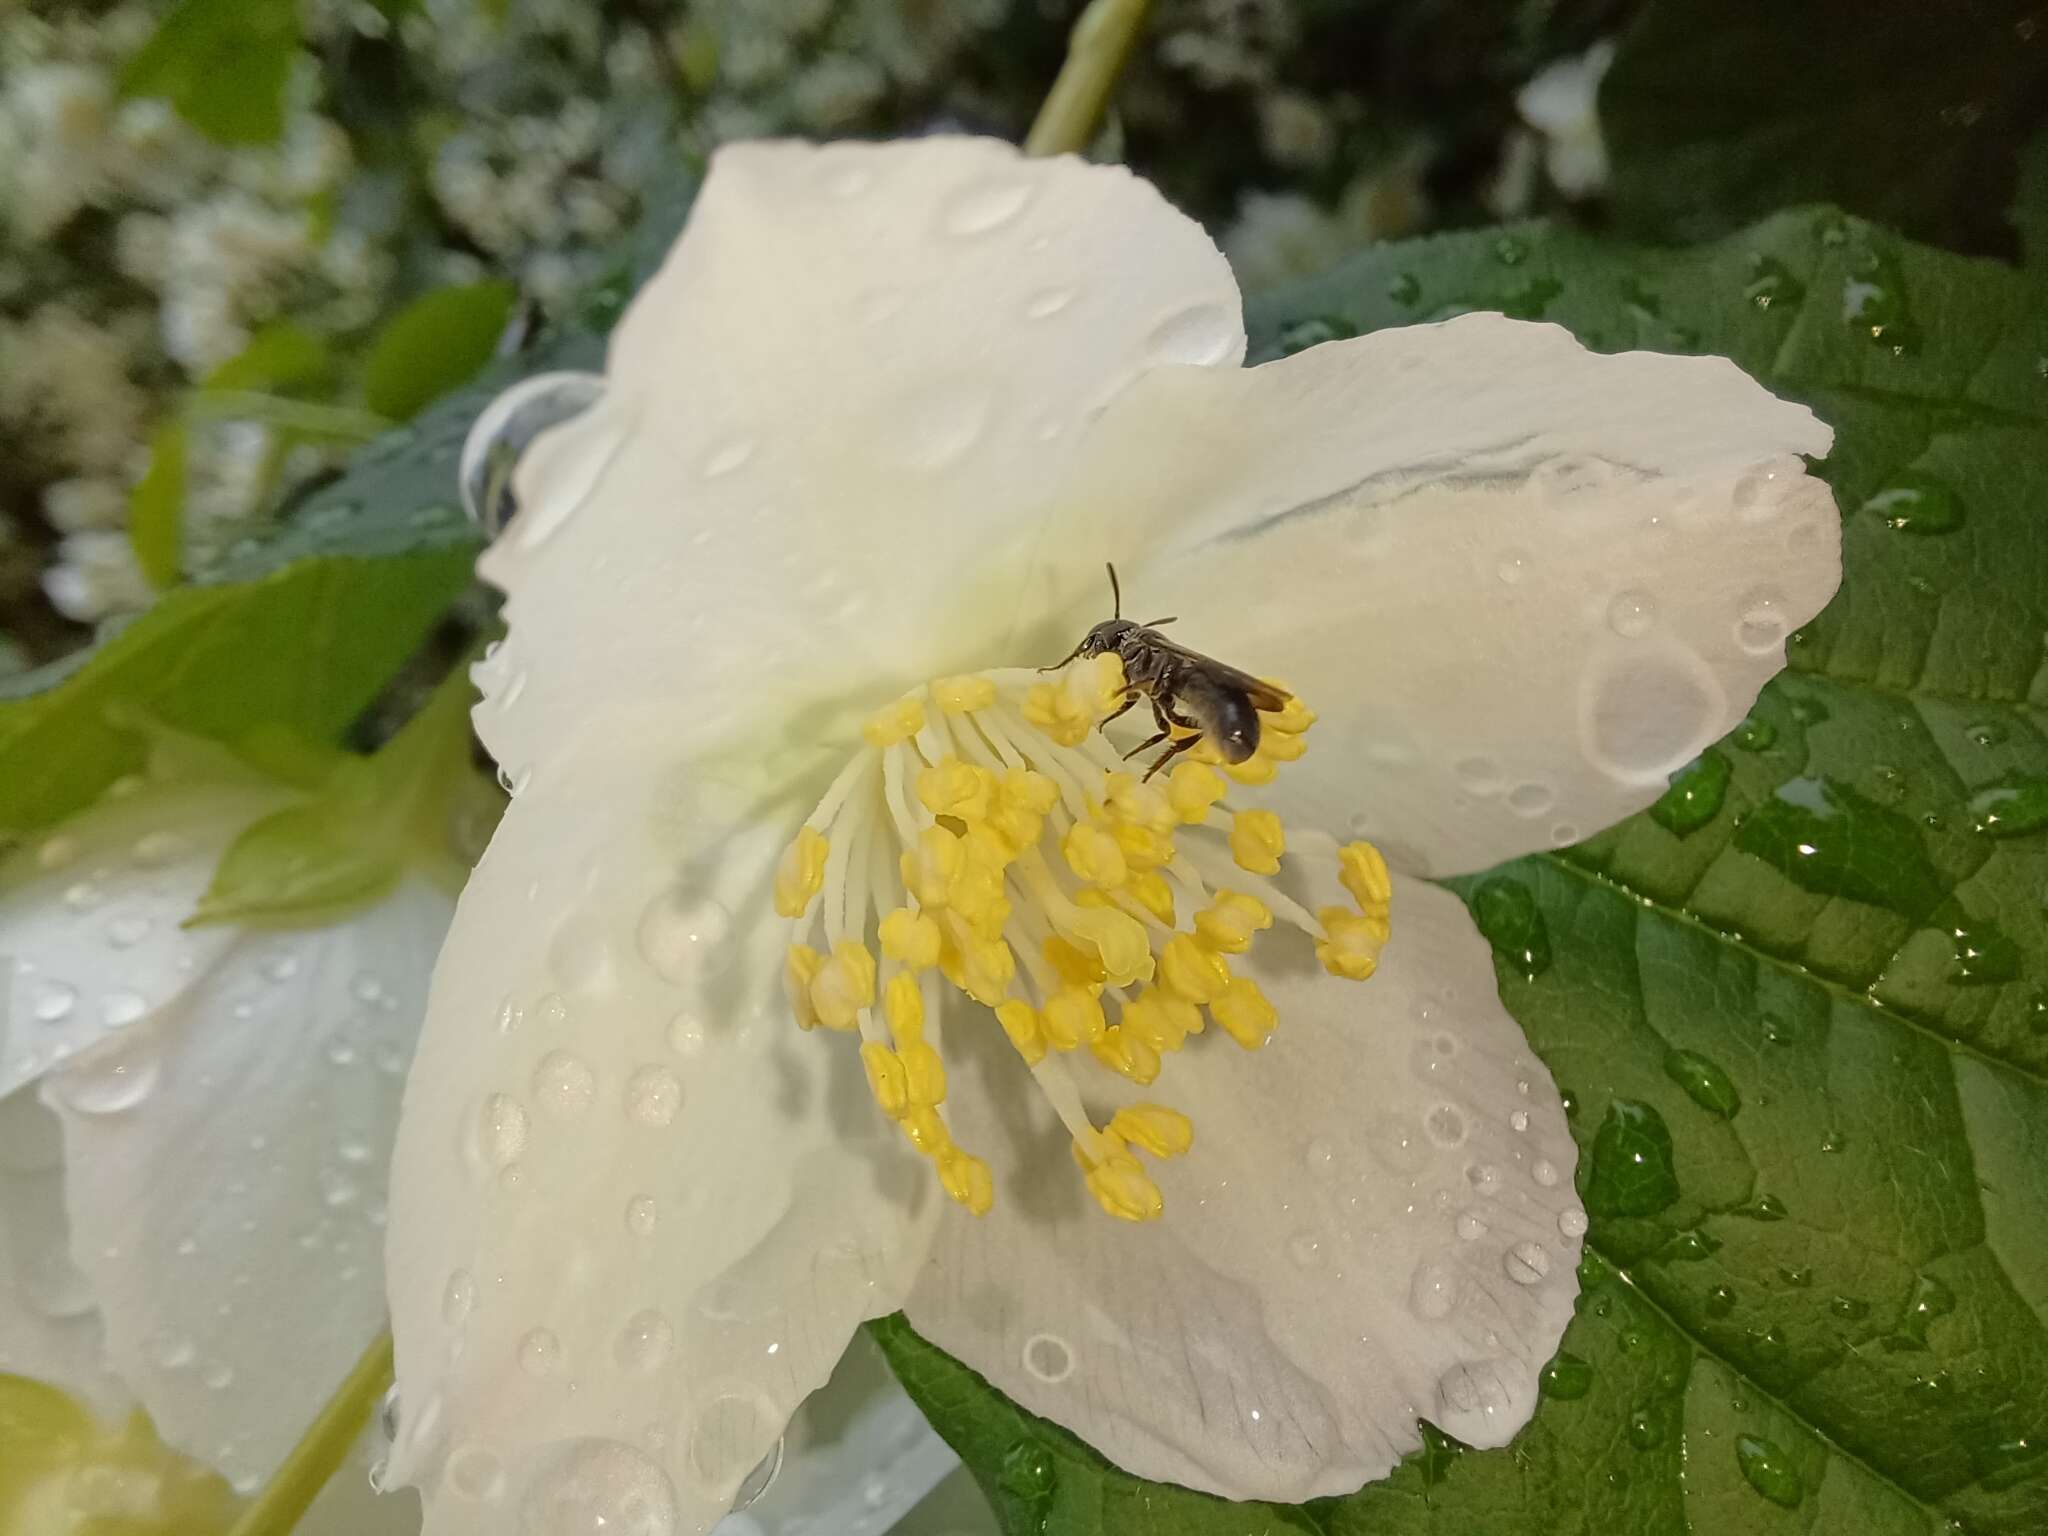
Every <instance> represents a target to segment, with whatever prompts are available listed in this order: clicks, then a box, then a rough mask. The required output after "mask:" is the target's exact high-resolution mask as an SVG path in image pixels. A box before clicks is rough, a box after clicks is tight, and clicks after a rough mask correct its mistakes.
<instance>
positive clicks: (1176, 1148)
mask: <svg viewBox="0 0 2048 1536" xmlns="http://www.w3.org/2000/svg"><path fill="white" fill-rule="evenodd" d="M1109 1129H1110V1132H1111V1133H1112V1134H1113V1135H1117V1136H1121V1137H1122V1138H1123V1139H1124V1140H1125V1141H1128V1142H1131V1143H1133V1144H1135V1145H1137V1146H1140V1147H1143V1148H1144V1149H1145V1150H1146V1151H1147V1152H1150V1153H1151V1154H1152V1155H1153V1156H1154V1157H1179V1156H1180V1155H1181V1154H1182V1153H1184V1152H1186V1151H1187V1149H1188V1148H1189V1147H1191V1146H1193V1145H1194V1144H1195V1125H1194V1122H1193V1121H1192V1120H1190V1119H1188V1117H1187V1116H1186V1115H1184V1114H1182V1113H1181V1112H1180V1111H1179V1110H1177V1109H1168V1108H1167V1107H1166V1106H1165V1105H1163V1104H1126V1105H1125V1106H1124V1107H1123V1108H1122V1109H1120V1110H1118V1111H1117V1112H1116V1113H1115V1114H1114V1115H1113V1116H1111V1117H1110V1122H1109Z"/></svg>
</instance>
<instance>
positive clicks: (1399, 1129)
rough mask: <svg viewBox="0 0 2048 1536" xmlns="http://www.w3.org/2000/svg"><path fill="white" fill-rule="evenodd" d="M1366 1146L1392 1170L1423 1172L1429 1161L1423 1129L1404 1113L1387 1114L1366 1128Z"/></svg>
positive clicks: (1375, 1158)
mask: <svg viewBox="0 0 2048 1536" xmlns="http://www.w3.org/2000/svg"><path fill="white" fill-rule="evenodd" d="M1365 1145H1366V1149H1367V1150H1368V1151H1369V1152H1371V1153H1372V1155H1373V1158H1374V1160H1375V1161H1377V1162H1378V1163H1380V1164H1381V1165H1382V1166H1383V1167H1385V1168H1386V1169H1387V1171H1388V1172H1390V1173H1420V1172H1421V1171H1422V1169H1423V1167H1424V1166H1425V1165H1426V1164H1427V1163H1428V1162H1429V1148H1428V1146H1427V1145H1426V1144H1425V1143H1424V1141H1423V1138H1422V1128H1421V1126H1419V1125H1418V1124H1416V1122H1414V1121H1413V1120H1410V1119H1408V1118H1407V1117H1406V1116H1401V1115H1383V1116H1381V1117H1380V1118H1379V1119H1377V1120H1374V1121H1373V1122H1372V1123H1371V1124H1370V1125H1368V1126H1367V1127H1366V1132H1365Z"/></svg>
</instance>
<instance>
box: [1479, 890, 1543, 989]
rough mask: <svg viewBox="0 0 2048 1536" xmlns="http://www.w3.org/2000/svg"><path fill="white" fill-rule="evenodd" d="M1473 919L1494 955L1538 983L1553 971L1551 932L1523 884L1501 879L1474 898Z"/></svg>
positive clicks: (1526, 977) (1532, 894)
mask: <svg viewBox="0 0 2048 1536" xmlns="http://www.w3.org/2000/svg"><path fill="white" fill-rule="evenodd" d="M1472 917H1473V921H1474V922H1476V923H1477V924H1478V925H1479V931H1480V932H1481V933H1482V934H1484V935H1485V936H1486V941H1487V942H1488V943H1489V944H1491V945H1492V946H1493V950H1494V953H1495V954H1497V955H1499V956H1500V957H1501V958H1502V959H1504V960H1506V961H1507V962H1508V964H1510V965H1511V966H1513V967H1514V968H1515V970H1517V971H1518V972H1520V973H1521V976H1522V979H1523V980H1524V981H1534V980H1535V979H1536V978H1537V977H1538V976H1541V975H1542V974H1543V973H1544V972H1545V971H1547V970H1549V969H1550V929H1549V927H1548V925H1547V924H1545V922H1544V920H1543V913H1542V911H1541V910H1540V909H1539V908H1538V907H1537V905H1536V897H1535V895H1534V893H1533V892H1531V891H1530V889H1529V888H1528V887H1527V886H1526V885H1524V884H1522V882H1521V881H1519V880H1514V879H1510V878H1508V877H1507V876H1504V875H1497V876H1495V877H1494V878H1493V879H1491V880H1488V881H1486V882H1484V883H1483V884H1482V885H1481V886H1480V887H1479V889H1478V890H1477V891H1475V892H1474V893H1473V896H1472Z"/></svg>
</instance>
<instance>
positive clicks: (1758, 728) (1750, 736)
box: [1734, 719, 1778, 752]
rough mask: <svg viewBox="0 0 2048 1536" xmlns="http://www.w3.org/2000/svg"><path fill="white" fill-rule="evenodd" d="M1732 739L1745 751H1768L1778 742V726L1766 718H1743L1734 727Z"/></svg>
mask: <svg viewBox="0 0 2048 1536" xmlns="http://www.w3.org/2000/svg"><path fill="white" fill-rule="evenodd" d="M1734 741H1735V745H1736V746H1738V747H1740V748H1742V750H1743V751H1745V752H1768V751H1769V750H1770V749H1771V748H1772V747H1774V746H1776V745H1777V744H1778V728H1777V727H1776V726H1775V725H1773V724H1771V722H1770V721H1768V720H1757V719H1749V720H1745V721H1743V722H1742V724H1740V725H1739V726H1737V727H1736V728H1735V736H1734Z"/></svg>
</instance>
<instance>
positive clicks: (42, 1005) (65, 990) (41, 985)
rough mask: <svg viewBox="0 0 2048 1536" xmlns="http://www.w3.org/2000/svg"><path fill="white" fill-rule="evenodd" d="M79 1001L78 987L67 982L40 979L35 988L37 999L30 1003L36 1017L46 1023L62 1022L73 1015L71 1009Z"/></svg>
mask: <svg viewBox="0 0 2048 1536" xmlns="http://www.w3.org/2000/svg"><path fill="white" fill-rule="evenodd" d="M77 1002H78V989H77V988H76V987H74V986H71V985H70V984H69V983H67V982H62V981H48V980H45V981H39V982H37V983H36V988H35V1001H34V1002H33V1003H32V1004H31V1005H30V1007H31V1009H32V1011H33V1012H34V1013H35V1016H36V1018H37V1019H38V1020H39V1021H41V1022H42V1023H44V1024H61V1023H63V1022H64V1020H66V1019H68V1018H70V1017H71V1010H72V1008H73V1006H74V1005H75V1004H76V1003H77Z"/></svg>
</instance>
